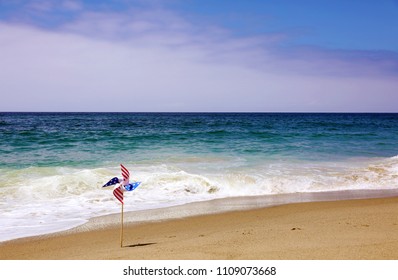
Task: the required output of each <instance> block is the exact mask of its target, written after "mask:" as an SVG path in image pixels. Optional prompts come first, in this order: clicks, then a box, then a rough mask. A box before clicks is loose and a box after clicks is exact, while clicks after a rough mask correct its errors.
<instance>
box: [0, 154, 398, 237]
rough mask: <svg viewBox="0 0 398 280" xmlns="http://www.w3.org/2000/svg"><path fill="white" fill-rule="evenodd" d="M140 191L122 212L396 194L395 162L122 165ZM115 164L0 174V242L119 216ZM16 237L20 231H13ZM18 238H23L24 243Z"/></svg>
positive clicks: (397, 158) (129, 195) (197, 161)
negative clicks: (243, 200)
mask: <svg viewBox="0 0 398 280" xmlns="http://www.w3.org/2000/svg"><path fill="white" fill-rule="evenodd" d="M125 165H126V166H129V169H130V172H131V174H132V175H131V176H132V179H133V180H134V179H135V180H138V181H142V184H141V186H140V187H139V188H138V189H137V190H135V191H134V192H131V193H126V194H125V200H126V203H125V209H126V211H137V210H145V209H154V208H162V207H167V206H173V205H181V204H186V203H189V202H195V201H204V200H212V199H216V198H226V197H237V196H259V195H273V194H288V193H304V192H325V191H339V190H360V189H366V190H378V189H396V188H398V156H395V157H392V158H386V159H377V160H376V159H355V160H346V161H344V162H303V161H275V162H272V161H269V162H256V163H255V164H253V163H251V162H247V161H245V160H242V159H236V160H235V161H232V160H231V159H222V158H188V159H187V158H185V159H178V158H175V159H174V160H170V162H168V163H167V164H164V163H160V162H149V161H148V162H146V163H143V164H142V163H141V164H135V163H134V162H127V163H126V164H125ZM119 173H120V171H119V167H118V165H117V164H112V163H110V164H109V165H108V166H104V167H100V168H93V169H79V168H72V167H30V168H24V169H2V170H1V172H0V211H1V212H2V213H3V214H2V218H1V219H2V229H0V240H5V239H9V238H10V236H11V237H12V238H15V237H19V236H18V234H19V232H21V233H24V234H25V235H26V234H27V233H28V235H33V234H40V233H43V232H42V231H43V230H44V231H45V229H47V231H48V230H50V231H51V230H62V229H66V228H68V227H71V226H76V225H78V224H81V223H84V222H85V221H87V220H88V219H89V218H91V217H94V216H100V215H106V214H111V213H117V212H118V211H119V204H118V202H117V200H116V199H115V198H114V197H113V195H112V188H102V185H103V184H104V183H106V182H107V181H108V180H109V179H110V178H112V177H114V176H120V174H119ZM18 229H19V230H18ZM22 236H23V235H22Z"/></svg>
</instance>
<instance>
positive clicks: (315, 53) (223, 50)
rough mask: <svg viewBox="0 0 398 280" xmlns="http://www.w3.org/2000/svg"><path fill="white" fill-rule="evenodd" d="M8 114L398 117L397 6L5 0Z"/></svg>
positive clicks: (0, 61)
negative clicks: (335, 114)
mask: <svg viewBox="0 0 398 280" xmlns="http://www.w3.org/2000/svg"><path fill="white" fill-rule="evenodd" d="M0 94H1V99H0V100H1V102H0V111H2V112H9V111H55V112H57V111H61V112H66V111H68V112H69V111H70V112H76V111H78V112H86V111H87V112H398V1H397V0H380V1H374V0H344V1H343V0H335V1H329V0H301V1H293V0H292V1H288V0H278V1H277V0H251V1H243V0H240V1H239V0H225V1H222V0H220V1H214V0H163V1H161V0H146V1H144V0H132V1H127V0H113V1H112V0H110V1H109V0H108V1H104V0H59V1H51V0H35V1H33V0H0Z"/></svg>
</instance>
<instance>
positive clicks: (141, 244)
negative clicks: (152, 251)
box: [123, 243, 157, 248]
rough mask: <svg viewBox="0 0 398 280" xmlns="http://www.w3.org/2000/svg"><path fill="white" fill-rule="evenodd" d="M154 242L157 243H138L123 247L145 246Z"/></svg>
mask: <svg viewBox="0 0 398 280" xmlns="http://www.w3.org/2000/svg"><path fill="white" fill-rule="evenodd" d="M154 244H157V243H138V244H131V245H124V246H123V248H125V247H130V248H134V247H144V246H150V245H154Z"/></svg>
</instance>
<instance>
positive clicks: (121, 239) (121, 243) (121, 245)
mask: <svg viewBox="0 0 398 280" xmlns="http://www.w3.org/2000/svg"><path fill="white" fill-rule="evenodd" d="M120 222H121V231H120V248H123V203H122V219H121V221H120Z"/></svg>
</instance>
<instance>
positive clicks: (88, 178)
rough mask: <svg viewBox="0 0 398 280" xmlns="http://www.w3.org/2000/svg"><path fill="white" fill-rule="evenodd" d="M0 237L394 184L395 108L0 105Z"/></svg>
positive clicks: (397, 159)
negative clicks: (125, 183)
mask: <svg viewBox="0 0 398 280" xmlns="http://www.w3.org/2000/svg"><path fill="white" fill-rule="evenodd" d="M0 139H1V142H0V224H1V227H0V241H4V240H9V239H15V238H19V237H25V236H32V235H38V234H43V233H50V232H55V231H60V230H65V229H68V228H72V227H74V226H77V225H81V224H83V223H85V222H86V221H88V220H89V219H90V218H93V217H96V216H101V215H108V214H112V213H119V212H120V203H119V202H118V201H117V200H116V199H115V197H114V196H113V194H112V187H109V188H102V185H103V184H105V183H106V182H107V181H109V180H110V179H111V178H112V177H115V176H118V177H121V173H120V165H119V164H120V163H122V164H123V165H124V166H126V167H127V168H128V169H129V170H130V177H131V180H132V181H141V182H142V184H141V186H139V187H138V188H137V189H136V190H134V191H133V192H126V193H125V206H124V207H125V211H140V210H149V209H159V208H160V209H161V208H165V207H169V206H176V205H183V204H187V203H191V202H197V201H208V200H213V199H219V198H233V197H246V196H264V195H265V196H272V195H278V194H295V193H318V192H330V191H344V190H364V191H365V190H388V189H398V114H348V113H346V114H342V113H319V114H315V113H0Z"/></svg>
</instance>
